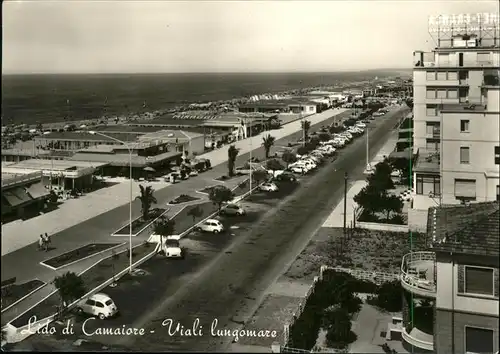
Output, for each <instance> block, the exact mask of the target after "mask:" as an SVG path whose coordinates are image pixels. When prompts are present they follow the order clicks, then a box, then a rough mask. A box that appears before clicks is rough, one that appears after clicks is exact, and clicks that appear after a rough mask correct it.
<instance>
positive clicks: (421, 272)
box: [401, 252, 436, 298]
mask: <svg viewBox="0 0 500 354" xmlns="http://www.w3.org/2000/svg"><path fill="white" fill-rule="evenodd" d="M401 286H402V287H403V288H404V289H405V290H406V291H409V292H411V293H412V294H415V295H417V296H421V297H426V298H436V254H435V253H434V252H411V253H408V254H406V255H405V256H404V257H403V260H402V262H401Z"/></svg>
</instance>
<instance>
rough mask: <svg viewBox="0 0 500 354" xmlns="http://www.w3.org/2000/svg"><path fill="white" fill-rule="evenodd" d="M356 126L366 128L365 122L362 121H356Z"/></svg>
mask: <svg viewBox="0 0 500 354" xmlns="http://www.w3.org/2000/svg"><path fill="white" fill-rule="evenodd" d="M356 126H357V127H360V128H366V124H365V123H362V122H358V123H356Z"/></svg>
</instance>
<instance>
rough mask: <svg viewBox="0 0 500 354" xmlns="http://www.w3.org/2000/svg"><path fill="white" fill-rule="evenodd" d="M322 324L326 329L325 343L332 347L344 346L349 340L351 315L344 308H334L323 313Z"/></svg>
mask: <svg viewBox="0 0 500 354" xmlns="http://www.w3.org/2000/svg"><path fill="white" fill-rule="evenodd" d="M323 321H324V326H325V328H326V329H327V331H328V332H327V334H326V340H327V345H328V346H329V347H332V348H344V347H345V346H346V345H347V344H349V343H350V342H351V328H352V325H351V316H350V315H349V313H348V312H347V310H346V309H343V308H335V309H334V310H330V311H326V312H325V314H324V320H323Z"/></svg>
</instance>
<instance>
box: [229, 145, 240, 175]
mask: <svg viewBox="0 0 500 354" xmlns="http://www.w3.org/2000/svg"><path fill="white" fill-rule="evenodd" d="M239 152H240V149H237V148H236V147H235V146H234V145H230V146H229V148H228V149H227V170H228V175H229V177H233V176H234V166H235V163H236V157H237V156H238V154H239Z"/></svg>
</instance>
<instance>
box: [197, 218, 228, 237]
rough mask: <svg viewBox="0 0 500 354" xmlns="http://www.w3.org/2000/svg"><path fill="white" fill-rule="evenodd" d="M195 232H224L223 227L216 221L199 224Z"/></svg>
mask: <svg viewBox="0 0 500 354" xmlns="http://www.w3.org/2000/svg"><path fill="white" fill-rule="evenodd" d="M196 230H198V231H203V232H212V233H214V234H218V233H220V232H223V231H224V225H222V223H221V222H220V221H219V220H217V219H207V220H205V221H203V222H202V223H201V224H199V225H198V226H197V227H196Z"/></svg>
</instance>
